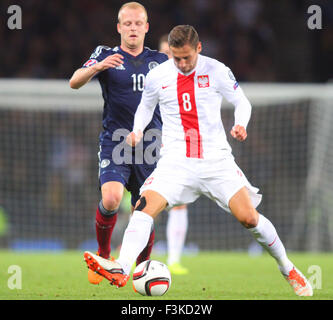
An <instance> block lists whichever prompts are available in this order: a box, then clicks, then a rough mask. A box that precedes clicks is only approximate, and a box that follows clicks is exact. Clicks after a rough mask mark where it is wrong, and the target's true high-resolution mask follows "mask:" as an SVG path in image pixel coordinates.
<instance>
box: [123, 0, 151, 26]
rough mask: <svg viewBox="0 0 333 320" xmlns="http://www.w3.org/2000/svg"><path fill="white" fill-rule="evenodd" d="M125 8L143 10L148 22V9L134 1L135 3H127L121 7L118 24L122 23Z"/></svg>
mask: <svg viewBox="0 0 333 320" xmlns="http://www.w3.org/2000/svg"><path fill="white" fill-rule="evenodd" d="M125 8H130V9H142V10H143V12H144V14H145V16H146V21H148V14H147V10H146V8H145V7H144V6H143V5H142V4H141V3H139V2H135V1H133V2H126V3H124V4H123V5H122V6H121V7H120V9H119V11H118V22H120V13H121V11H122V10H123V9H125Z"/></svg>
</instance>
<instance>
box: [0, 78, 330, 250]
mask: <svg viewBox="0 0 333 320" xmlns="http://www.w3.org/2000/svg"><path fill="white" fill-rule="evenodd" d="M242 87H243V90H244V91H245V93H246V95H247V96H248V98H249V100H250V101H251V103H252V106H253V110H252V118H251V121H250V123H249V126H248V139H247V140H246V141H245V142H242V143H241V142H237V141H235V140H233V139H232V138H231V137H230V135H229V131H230V129H231V127H232V125H233V119H234V117H233V108H232V106H230V105H229V104H227V103H226V104H224V105H223V106H222V119H223V123H224V127H225V129H226V133H227V135H228V139H229V142H230V144H231V146H232V148H233V154H234V156H235V159H236V162H237V163H238V165H239V166H240V168H241V169H242V170H243V171H244V173H245V174H246V176H247V178H248V179H249V181H250V182H251V183H252V184H253V185H254V186H257V187H259V188H260V192H261V193H262V194H263V201H262V203H261V204H260V206H259V207H258V211H259V212H261V213H262V214H264V215H265V216H266V217H268V218H269V219H270V220H271V221H272V222H273V224H274V225H275V226H276V228H277V230H278V233H279V235H280V237H281V239H282V241H284V243H285V244H286V246H287V249H290V250H317V251H325V250H332V249H333V214H332V207H333V142H332V137H333V126H332V124H333V106H332V98H333V86H332V85H306V84H304V85H295V84H243V85H242ZM102 108H103V101H102V97H101V92H100V87H99V84H98V83H97V82H91V83H89V84H87V85H86V86H85V87H83V88H81V89H80V90H72V89H70V88H69V85H68V82H67V81H65V80H22V79H20V80H15V79H2V80H0V247H3V248H10V249H21V250H28V249H43V248H44V249H80V250H81V249H82V250H85V249H92V250H96V249H97V243H96V240H95V228H94V219H95V210H96V207H97V204H98V202H99V200H100V191H99V189H98V175H97V174H98V162H97V152H98V135H99V132H100V130H101V122H102V121H101V120H102ZM120 211H121V213H120V214H119V218H118V222H117V226H116V228H115V231H114V234H113V237H112V247H113V249H115V248H116V247H117V246H119V245H120V243H121V239H122V235H123V232H124V229H125V227H126V226H127V223H128V218H129V214H130V206H129V203H128V197H125V200H124V201H123V203H122V206H121V209H120ZM188 211H189V217H188V218H189V227H188V233H187V239H186V247H185V250H186V249H188V250H191V248H192V249H193V248H194V249H195V248H198V249H200V250H247V249H248V248H249V247H250V246H251V244H252V241H253V238H252V236H251V235H250V234H249V232H248V231H247V230H245V229H244V228H243V227H242V226H241V225H240V224H239V223H238V222H237V221H236V220H235V218H234V217H232V216H231V215H230V214H228V213H226V212H224V211H223V210H222V209H220V208H219V207H217V206H216V205H215V204H214V203H213V202H212V201H211V200H208V199H206V198H204V197H200V198H199V199H198V200H197V201H196V202H195V203H193V204H190V205H189V206H188ZM167 217H168V214H167V213H166V212H163V213H162V214H161V215H160V216H159V217H158V218H157V220H156V222H155V225H156V232H157V233H156V242H157V246H156V248H162V247H163V245H161V244H163V243H165V240H166V223H167Z"/></svg>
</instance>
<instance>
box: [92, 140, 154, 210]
mask: <svg viewBox="0 0 333 320" xmlns="http://www.w3.org/2000/svg"><path fill="white" fill-rule="evenodd" d="M113 148H114V146H112V145H105V144H100V152H99V153H98V158H99V174H98V176H99V184H100V187H101V186H102V185H103V184H104V183H105V182H110V181H118V182H120V183H122V184H123V185H124V187H125V188H126V189H127V190H128V191H129V192H130V193H131V204H132V205H133V206H135V204H136V202H137V201H138V200H139V198H140V188H141V186H142V185H143V183H144V182H145V180H146V178H147V177H148V176H149V175H150V174H151V173H152V172H153V171H154V169H155V168H156V163H154V164H147V163H142V164H135V161H134V157H133V161H132V163H130V164H126V163H122V164H118V163H115V162H114V161H113V160H112V151H113Z"/></svg>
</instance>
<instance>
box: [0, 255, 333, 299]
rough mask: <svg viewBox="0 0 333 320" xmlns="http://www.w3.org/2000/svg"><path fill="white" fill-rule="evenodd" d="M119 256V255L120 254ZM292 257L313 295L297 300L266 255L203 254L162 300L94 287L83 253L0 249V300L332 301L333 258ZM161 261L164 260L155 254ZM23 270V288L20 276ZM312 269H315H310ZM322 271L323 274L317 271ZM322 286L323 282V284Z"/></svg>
mask: <svg viewBox="0 0 333 320" xmlns="http://www.w3.org/2000/svg"><path fill="white" fill-rule="evenodd" d="M116 256H117V254H116ZM289 257H290V259H291V260H292V261H293V262H294V263H295V265H296V266H297V267H298V268H299V269H300V270H301V271H302V272H303V273H304V275H306V276H307V277H308V278H311V277H312V278H313V280H311V281H313V283H314V284H315V285H316V286H317V287H318V286H319V288H317V289H315V290H314V296H313V297H304V298H302V297H297V296H296V295H295V294H294V293H293V291H292V290H291V288H290V287H289V285H288V283H287V282H286V281H285V280H284V279H283V277H282V276H281V274H280V273H279V271H278V269H277V265H276V263H275V261H274V260H273V258H271V257H270V256H269V255H268V254H263V255H261V256H257V257H250V256H249V255H248V254H247V253H245V252H243V253H242V252H201V253H199V254H198V255H195V256H183V258H182V263H183V264H184V266H186V267H187V268H189V270H190V273H189V274H188V275H186V276H173V277H172V285H171V288H170V290H169V291H168V292H167V293H166V294H165V295H164V296H162V297H143V296H140V295H139V294H137V293H134V291H133V289H132V283H131V280H130V282H129V283H128V284H127V286H126V287H124V288H119V289H117V288H115V287H112V286H110V285H109V283H108V282H107V281H106V280H103V281H102V283H101V284H100V285H97V286H94V285H91V284H89V282H88V280H87V267H86V264H85V262H84V261H83V252H79V251H65V252H59V253H24V252H19V253H18V252H11V251H6V250H2V251H0V300H152V299H156V300H293V299H295V300H302V299H311V300H332V299H333V276H332V275H333V255H332V254H325V253H318V254H310V253H290V254H289ZM152 259H156V260H159V261H162V262H165V261H166V257H165V256H156V255H153V256H152ZM13 265H16V266H19V267H20V270H21V286H22V287H21V289H17V288H14V289H10V288H9V284H10V283H14V284H17V282H15V281H16V279H15V280H14V278H15V277H17V276H18V274H17V273H16V272H13V273H11V271H10V270H11V269H10V267H11V266H13ZM311 266H316V267H312V269H311ZM318 270H319V271H320V273H321V274H319V273H318ZM320 282H321V283H320Z"/></svg>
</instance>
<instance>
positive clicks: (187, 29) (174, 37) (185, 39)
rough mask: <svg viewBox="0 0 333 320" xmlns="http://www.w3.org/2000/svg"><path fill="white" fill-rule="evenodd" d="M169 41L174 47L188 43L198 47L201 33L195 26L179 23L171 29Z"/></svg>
mask: <svg viewBox="0 0 333 320" xmlns="http://www.w3.org/2000/svg"><path fill="white" fill-rule="evenodd" d="M168 43H169V46H170V47H174V48H181V47H184V46H185V45H186V44H188V45H190V46H192V47H193V48H195V49H196V48H197V46H198V43H199V35H198V33H197V31H196V30H195V29H194V27H192V26H190V25H188V24H187V25H178V26H176V27H174V28H173V29H172V30H171V31H170V33H169V36H168Z"/></svg>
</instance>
